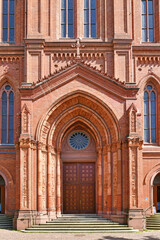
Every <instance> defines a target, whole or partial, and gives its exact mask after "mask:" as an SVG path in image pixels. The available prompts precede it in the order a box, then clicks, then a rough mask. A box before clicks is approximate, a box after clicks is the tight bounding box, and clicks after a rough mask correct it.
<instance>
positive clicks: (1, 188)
mask: <svg viewBox="0 0 160 240" xmlns="http://www.w3.org/2000/svg"><path fill="white" fill-rule="evenodd" d="M4 213H5V181H4V179H3V177H2V176H0V214H4Z"/></svg>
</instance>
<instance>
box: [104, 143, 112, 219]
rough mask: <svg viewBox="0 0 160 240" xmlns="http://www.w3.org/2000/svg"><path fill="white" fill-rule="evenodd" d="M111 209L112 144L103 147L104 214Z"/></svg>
mask: <svg viewBox="0 0 160 240" xmlns="http://www.w3.org/2000/svg"><path fill="white" fill-rule="evenodd" d="M110 211H111V153H110V145H106V146H104V147H103V214H104V215H108V214H109V212H110Z"/></svg>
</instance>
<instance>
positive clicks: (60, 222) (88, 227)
mask: <svg viewBox="0 0 160 240" xmlns="http://www.w3.org/2000/svg"><path fill="white" fill-rule="evenodd" d="M131 231H135V230H133V228H132V227H128V226H127V225H120V224H119V223H116V222H112V221H110V220H108V219H105V218H102V217H99V216H97V215H93V214H87V215H85V214H83V215H79V214H75V215H73V214H69V215H67V216H66V214H65V215H62V217H61V218H58V219H55V220H53V221H48V222H46V224H39V225H34V226H32V227H31V228H27V229H26V230H25V232H65V233H71V232H77V233H78V232H81V233H82V232H86V233H87V232H93V233H94V232H99V233H100V232H131Z"/></svg>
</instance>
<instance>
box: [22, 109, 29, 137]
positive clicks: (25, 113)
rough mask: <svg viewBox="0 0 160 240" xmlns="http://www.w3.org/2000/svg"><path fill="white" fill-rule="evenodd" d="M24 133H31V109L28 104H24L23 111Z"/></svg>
mask: <svg viewBox="0 0 160 240" xmlns="http://www.w3.org/2000/svg"><path fill="white" fill-rule="evenodd" d="M21 124H22V134H29V133H30V111H29V109H28V107H27V105H26V104H24V106H23V108H22V111H21Z"/></svg>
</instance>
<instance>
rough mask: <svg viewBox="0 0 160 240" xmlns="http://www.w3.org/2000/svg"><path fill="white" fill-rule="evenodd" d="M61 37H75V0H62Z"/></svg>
mask: <svg viewBox="0 0 160 240" xmlns="http://www.w3.org/2000/svg"><path fill="white" fill-rule="evenodd" d="M61 37H62V38H66V37H69V38H73V0H61Z"/></svg>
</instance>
